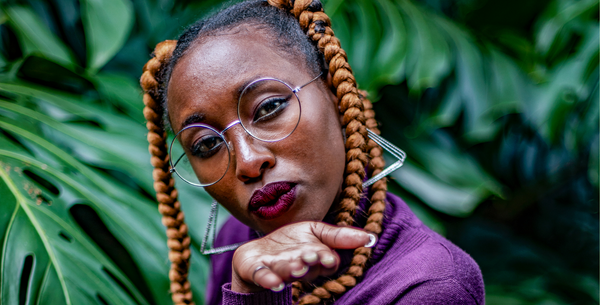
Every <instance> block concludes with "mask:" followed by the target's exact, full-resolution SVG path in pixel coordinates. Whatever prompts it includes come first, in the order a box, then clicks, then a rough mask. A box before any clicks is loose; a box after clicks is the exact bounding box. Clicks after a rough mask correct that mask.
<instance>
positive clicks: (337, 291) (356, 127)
mask: <svg viewBox="0 0 600 305" xmlns="http://www.w3.org/2000/svg"><path fill="white" fill-rule="evenodd" d="M268 2H269V3H270V4H271V5H273V6H275V7H278V8H281V9H285V10H286V11H289V12H290V13H291V14H293V15H294V16H295V17H296V18H297V19H298V21H299V23H300V26H301V28H302V29H303V31H304V32H305V33H306V34H307V35H308V36H309V37H310V38H311V39H312V40H313V41H314V42H315V44H316V45H317V46H318V49H319V51H320V52H321V53H322V54H323V55H324V57H325V59H326V62H327V65H328V66H329V73H330V74H331V75H332V80H333V85H334V87H335V90H334V91H335V92H334V93H335V94H336V95H337V97H338V100H339V101H340V113H341V114H342V115H343V122H342V124H343V126H344V128H345V132H346V135H347V140H346V170H345V173H344V185H343V194H342V200H341V201H340V212H339V213H338V216H337V219H336V221H337V224H338V225H340V226H348V225H352V224H353V223H354V219H353V217H354V214H355V212H356V208H357V206H358V202H359V200H360V198H361V194H362V191H363V190H362V181H363V179H364V177H365V167H366V166H367V165H368V171H369V175H371V176H373V175H376V174H377V173H379V172H380V171H381V170H382V169H383V167H384V165H385V164H384V161H383V158H382V150H381V148H380V147H379V146H378V145H377V144H376V143H375V142H373V141H372V140H370V139H368V137H367V133H366V128H367V127H368V128H369V129H371V130H372V131H374V132H376V133H379V130H378V129H377V122H376V121H375V119H374V111H373V110H372V105H371V103H370V102H369V101H368V100H367V99H366V97H365V96H366V95H365V93H364V92H359V91H358V90H357V86H356V81H355V79H354V76H353V74H352V70H351V68H350V65H349V64H348V62H347V57H346V53H345V52H344V50H343V49H342V48H341V47H340V42H339V40H338V39H337V38H336V37H334V35H333V30H332V29H331V27H330V20H329V17H328V16H327V15H326V14H325V13H323V12H322V6H321V3H320V2H319V1H318V0H314V1H310V0H296V1H293V0H292V1H290V2H288V1H286V0H268ZM191 36H196V34H194V35H191ZM191 36H190V37H191ZM175 45H176V43H175V41H165V42H162V43H160V44H158V45H157V47H156V50H155V53H154V57H153V58H152V59H151V60H150V61H149V62H148V63H147V64H146V66H144V74H143V75H142V79H141V84H142V87H143V88H144V91H145V94H144V103H145V105H146V108H145V109H144V115H145V117H146V119H147V121H148V123H147V127H148V131H149V133H148V141H149V143H150V146H149V150H150V152H151V154H152V165H153V166H154V168H155V169H154V172H153V177H154V180H155V184H154V188H155V190H156V193H157V199H158V201H159V210H160V212H161V213H162V214H163V223H164V224H165V226H167V235H168V237H169V240H168V245H169V249H170V252H169V259H170V260H171V262H172V265H171V271H170V273H169V277H170V279H171V292H172V293H173V295H172V297H173V301H174V302H175V304H192V295H191V290H190V285H189V282H188V280H187V272H188V268H189V257H190V251H189V244H190V239H189V237H188V236H187V226H186V225H185V223H183V213H182V212H181V209H180V204H179V202H178V201H177V191H176V190H175V188H174V181H173V179H172V177H171V175H170V173H169V172H168V160H169V159H168V155H167V152H166V151H167V146H166V133H165V131H164V128H163V127H162V117H163V115H162V114H163V110H162V107H161V101H162V100H163V98H162V96H161V90H160V88H161V86H162V77H161V73H162V71H163V69H164V68H165V66H166V65H167V64H168V61H169V59H170V57H171V55H172V54H173V50H174V49H175ZM386 191H387V182H386V180H385V179H382V180H380V181H377V182H376V183H375V184H373V185H372V186H371V187H370V189H369V196H370V198H371V200H370V201H371V205H370V207H369V211H368V219H367V224H366V226H365V230H367V231H369V232H373V233H376V234H379V233H381V230H382V228H381V224H382V220H383V212H384V209H385V196H386ZM370 256H371V249H370V248H364V247H361V248H358V249H356V250H355V251H354V257H353V259H352V262H351V265H350V267H349V269H348V271H347V272H346V273H345V274H344V275H342V276H340V277H339V278H338V279H336V280H331V281H329V282H327V283H325V284H324V285H323V286H322V287H317V288H315V289H313V291H312V293H310V294H306V295H304V296H302V298H300V296H301V293H302V291H303V290H304V291H307V290H309V289H310V288H308V287H305V286H303V284H302V283H300V282H294V283H293V284H292V287H293V295H294V300H297V301H298V302H299V303H300V304H317V303H322V302H328V301H331V300H332V298H333V297H339V296H340V295H342V294H343V293H345V292H346V291H347V290H348V289H350V288H352V287H354V286H355V285H356V283H357V278H360V277H362V275H363V272H364V269H365V267H366V263H367V261H368V259H369V257H370Z"/></svg>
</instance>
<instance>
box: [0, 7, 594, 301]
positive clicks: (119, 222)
mask: <svg viewBox="0 0 600 305" xmlns="http://www.w3.org/2000/svg"><path fill="white" fill-rule="evenodd" d="M324 4H325V10H326V12H327V13H328V14H329V15H330V16H331V17H332V23H333V27H334V30H335V31H336V35H338V36H339V37H340V39H341V40H342V43H343V46H344V48H345V49H346V51H347V53H348V55H349V59H350V62H351V64H352V67H353V69H354V71H355V74H356V78H357V80H358V82H359V84H360V86H361V88H364V89H366V90H368V91H369V92H370V95H371V99H372V100H374V101H377V103H375V109H376V111H377V113H378V119H379V120H380V121H381V122H382V131H383V135H384V136H385V137H387V138H388V139H390V140H391V141H392V142H394V143H396V144H398V145H399V146H400V147H402V148H403V149H405V150H406V151H407V153H408V157H409V158H408V162H407V163H406V164H405V166H404V167H403V168H402V169H401V170H399V171H397V172H396V173H394V174H393V179H392V183H390V189H391V190H392V191H394V192H396V193H398V194H400V195H401V196H402V197H403V198H404V199H405V200H406V201H407V202H408V203H409V205H410V206H411V208H412V209H413V210H414V211H415V213H417V215H418V216H419V217H420V218H421V219H422V220H423V221H424V222H425V223H427V224H428V225H429V226H430V227H432V228H434V229H435V230H436V231H438V232H440V233H442V234H443V235H445V236H447V237H448V238H449V239H451V240H452V241H454V242H455V243H457V244H458V245H459V246H461V247H462V248H463V249H465V250H466V251H467V252H469V253H470V254H471V255H472V256H473V257H474V258H475V260H476V261H477V262H478V263H479V264H480V267H481V268H482V271H483V274H484V280H485V282H486V290H487V303H488V304H540V303H543V304H598V294H599V289H598V270H599V269H598V268H599V266H598V251H599V250H598V231H599V227H598V183H599V182H598V160H599V156H598V146H599V143H598V133H599V131H598V130H599V128H598V124H599V122H598V121H599V120H598V116H599V109H598V100H599V96H598V82H599V77H598V73H599V72H598V53H599V50H598V46H599V26H598V2H597V1H588V0H579V1H574V0H572V1H567V0H554V1H544V0H532V1H530V2H517V1H515V0H509V1H502V2H496V1H489V0H487V1H486V0H481V1H475V0H454V1H441V0H422V1H420V2H415V1H407V0H376V1H367V0H347V1H343V0H328V1H325V2H324ZM221 5H222V3H221V1H218V0H214V1H194V0H180V1H177V2H173V1H170V0H146V1H128V0H101V1H92V0H80V1H78V0H45V1H42V0H1V1H0V37H1V40H0V199H1V204H0V232H2V238H1V242H2V243H1V244H2V250H1V255H2V259H1V260H0V264H1V276H0V278H1V280H0V302H2V304H30V303H31V304H33V303H42V304H63V303H64V304H96V303H99V304H169V302H170V297H169V295H168V290H169V280H168V277H167V272H168V268H169V263H168V260H167V247H166V237H165V236H164V229H163V227H162V224H161V223H160V216H159V214H158V212H157V211H156V204H155V202H154V199H153V189H152V178H151V166H150V164H149V162H148V160H149V154H148V153H147V150H146V146H147V143H146V140H145V133H146V131H145V126H144V119H143V115H142V108H143V104H142V100H141V92H140V89H139V86H138V84H137V78H138V77H139V75H140V73H141V67H142V66H143V65H144V63H145V62H146V61H147V60H148V58H149V56H148V55H149V54H150V53H151V51H152V48H153V46H154V45H155V44H156V43H157V42H160V41H162V40H165V39H174V38H175V37H176V36H177V34H178V32H179V31H181V30H182V29H183V27H185V26H186V25H188V24H190V23H191V22H193V21H194V20H196V19H198V18H201V17H202V16H204V15H206V14H208V13H210V12H211V11H212V10H214V9H216V8H218V7H220V6H221ZM178 187H180V199H181V202H182V204H183V208H184V211H185V212H186V215H187V219H188V222H189V223H190V231H191V232H190V234H191V235H192V239H193V240H195V241H199V240H200V236H202V235H201V234H202V233H203V231H202V230H203V228H204V225H205V221H206V220H205V219H206V215H207V211H208V207H209V202H210V198H209V197H208V196H207V195H206V194H205V193H204V192H203V191H202V190H197V189H194V188H189V187H186V186H185V185H184V184H183V183H178ZM223 214H224V213H221V215H223ZM207 271H208V262H207V258H206V257H202V256H201V255H200V254H199V252H198V245H197V244H195V243H194V244H193V263H192V270H191V274H190V278H191V282H192V285H193V289H194V293H195V299H196V300H197V302H198V303H202V300H203V295H204V292H203V287H204V285H205V284H204V283H205V280H206V274H207Z"/></svg>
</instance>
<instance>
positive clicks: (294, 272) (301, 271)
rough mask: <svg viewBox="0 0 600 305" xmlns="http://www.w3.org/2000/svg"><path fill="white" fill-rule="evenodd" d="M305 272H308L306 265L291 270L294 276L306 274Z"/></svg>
mask: <svg viewBox="0 0 600 305" xmlns="http://www.w3.org/2000/svg"><path fill="white" fill-rule="evenodd" d="M307 272H308V266H302V269H300V270H296V271H292V276H293V277H296V278H299V277H303V276H305V275H306V273H307Z"/></svg>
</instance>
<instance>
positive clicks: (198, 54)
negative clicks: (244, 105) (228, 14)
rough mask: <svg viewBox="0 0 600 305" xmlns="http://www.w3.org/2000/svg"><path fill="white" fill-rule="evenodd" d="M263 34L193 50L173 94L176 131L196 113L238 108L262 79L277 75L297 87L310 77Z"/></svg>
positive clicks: (207, 41) (211, 40) (218, 38)
mask: <svg viewBox="0 0 600 305" xmlns="http://www.w3.org/2000/svg"><path fill="white" fill-rule="evenodd" d="M261 32H262V31H258V32H251V31H247V30H240V31H236V32H234V33H225V34H223V35H215V36H208V37H204V38H202V39H201V40H200V42H198V43H196V44H194V45H192V46H191V47H190V49H188V51H187V52H186V54H185V55H184V56H183V57H182V58H181V59H180V60H179V61H178V63H177V65H176V66H175V67H174V69H173V72H172V74H171V78H170V82H169V85H168V90H167V101H168V104H167V107H168V110H169V119H170V120H171V124H172V126H173V129H174V130H178V129H180V127H181V126H180V125H181V124H182V123H183V121H184V120H185V119H186V117H189V116H190V115H193V114H194V113H198V112H213V111H215V110H217V109H219V110H223V107H227V108H233V109H234V110H235V106H236V104H237V99H238V97H239V94H240V93H241V91H242V90H243V88H244V87H245V85H247V84H248V83H250V82H251V81H252V80H255V79H257V78H259V77H266V76H269V77H276V78H279V79H281V80H284V81H286V82H289V83H290V84H292V85H298V84H295V83H296V82H298V81H300V80H304V79H306V78H307V77H309V73H308V71H306V69H305V68H304V67H303V65H299V64H298V63H300V62H301V61H300V60H297V59H296V60H294V59H293V58H291V56H290V55H289V54H287V53H284V52H281V51H279V50H277V48H275V47H273V44H272V43H270V41H269V40H268V39H269V38H268V37H267V36H266V35H263V34H261ZM296 79H297V80H298V81H295V80H296ZM203 115H205V116H207V115H206V114H203ZM220 115H226V113H220Z"/></svg>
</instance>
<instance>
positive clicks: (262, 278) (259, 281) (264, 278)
mask: <svg viewBox="0 0 600 305" xmlns="http://www.w3.org/2000/svg"><path fill="white" fill-rule="evenodd" d="M252 281H253V282H254V284H256V285H258V286H260V287H263V288H266V289H271V290H273V291H281V290H283V288H285V283H284V282H283V279H282V278H280V277H279V276H278V275H277V274H276V273H275V272H273V271H272V270H271V268H269V267H267V266H265V265H260V266H258V267H256V268H255V269H254V272H253V273H252Z"/></svg>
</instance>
